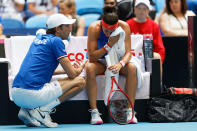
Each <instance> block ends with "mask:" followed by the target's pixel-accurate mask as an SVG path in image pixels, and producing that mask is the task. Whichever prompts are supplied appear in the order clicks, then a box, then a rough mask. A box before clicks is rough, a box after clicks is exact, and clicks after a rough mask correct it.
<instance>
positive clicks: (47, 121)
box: [30, 107, 58, 128]
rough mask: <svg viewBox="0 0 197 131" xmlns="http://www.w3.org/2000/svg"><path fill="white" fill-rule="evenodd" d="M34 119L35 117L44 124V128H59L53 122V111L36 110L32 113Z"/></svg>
mask: <svg viewBox="0 0 197 131" xmlns="http://www.w3.org/2000/svg"><path fill="white" fill-rule="evenodd" d="M30 113H31V115H32V117H34V118H35V119H36V120H38V121H39V122H40V123H42V124H43V125H44V126H46V127H49V128H54V127H58V124H57V123H55V122H52V119H51V116H50V113H53V112H52V110H50V109H48V110H41V109H40V108H39V107H38V108H35V109H33V110H31V111H30Z"/></svg>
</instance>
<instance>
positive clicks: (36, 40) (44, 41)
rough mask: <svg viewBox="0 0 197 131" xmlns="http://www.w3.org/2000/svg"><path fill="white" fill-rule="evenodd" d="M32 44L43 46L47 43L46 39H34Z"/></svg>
mask: <svg viewBox="0 0 197 131" xmlns="http://www.w3.org/2000/svg"><path fill="white" fill-rule="evenodd" d="M34 43H35V44H37V45H39V44H43V45H45V44H46V43H47V39H43V40H40V39H38V38H35V39H34Z"/></svg>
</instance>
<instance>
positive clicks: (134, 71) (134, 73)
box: [128, 63, 137, 75]
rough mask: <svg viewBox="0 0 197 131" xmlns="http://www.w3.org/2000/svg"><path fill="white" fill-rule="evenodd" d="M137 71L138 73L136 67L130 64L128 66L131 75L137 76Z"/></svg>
mask: <svg viewBox="0 0 197 131" xmlns="http://www.w3.org/2000/svg"><path fill="white" fill-rule="evenodd" d="M136 71H137V68H136V66H135V65H133V64H131V63H129V64H128V73H129V74H133V75H136Z"/></svg>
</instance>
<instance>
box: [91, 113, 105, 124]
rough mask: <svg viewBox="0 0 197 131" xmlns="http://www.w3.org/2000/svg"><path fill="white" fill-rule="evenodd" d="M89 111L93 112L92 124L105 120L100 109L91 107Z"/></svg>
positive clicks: (101, 122)
mask: <svg viewBox="0 0 197 131" xmlns="http://www.w3.org/2000/svg"><path fill="white" fill-rule="evenodd" d="M89 112H91V121H90V124H92V125H100V124H103V120H102V119H101V117H100V115H101V113H99V111H98V109H93V110H92V109H90V110H89Z"/></svg>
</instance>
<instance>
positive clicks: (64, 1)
mask: <svg viewBox="0 0 197 131" xmlns="http://www.w3.org/2000/svg"><path fill="white" fill-rule="evenodd" d="M59 7H60V10H59V12H60V13H62V14H64V15H66V16H72V18H73V19H76V22H75V24H73V29H72V35H73V36H83V35H84V32H85V20H84V19H83V18H82V17H80V16H78V15H77V12H76V4H75V1H74V0H60V3H59ZM79 23H80V24H79Z"/></svg>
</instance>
